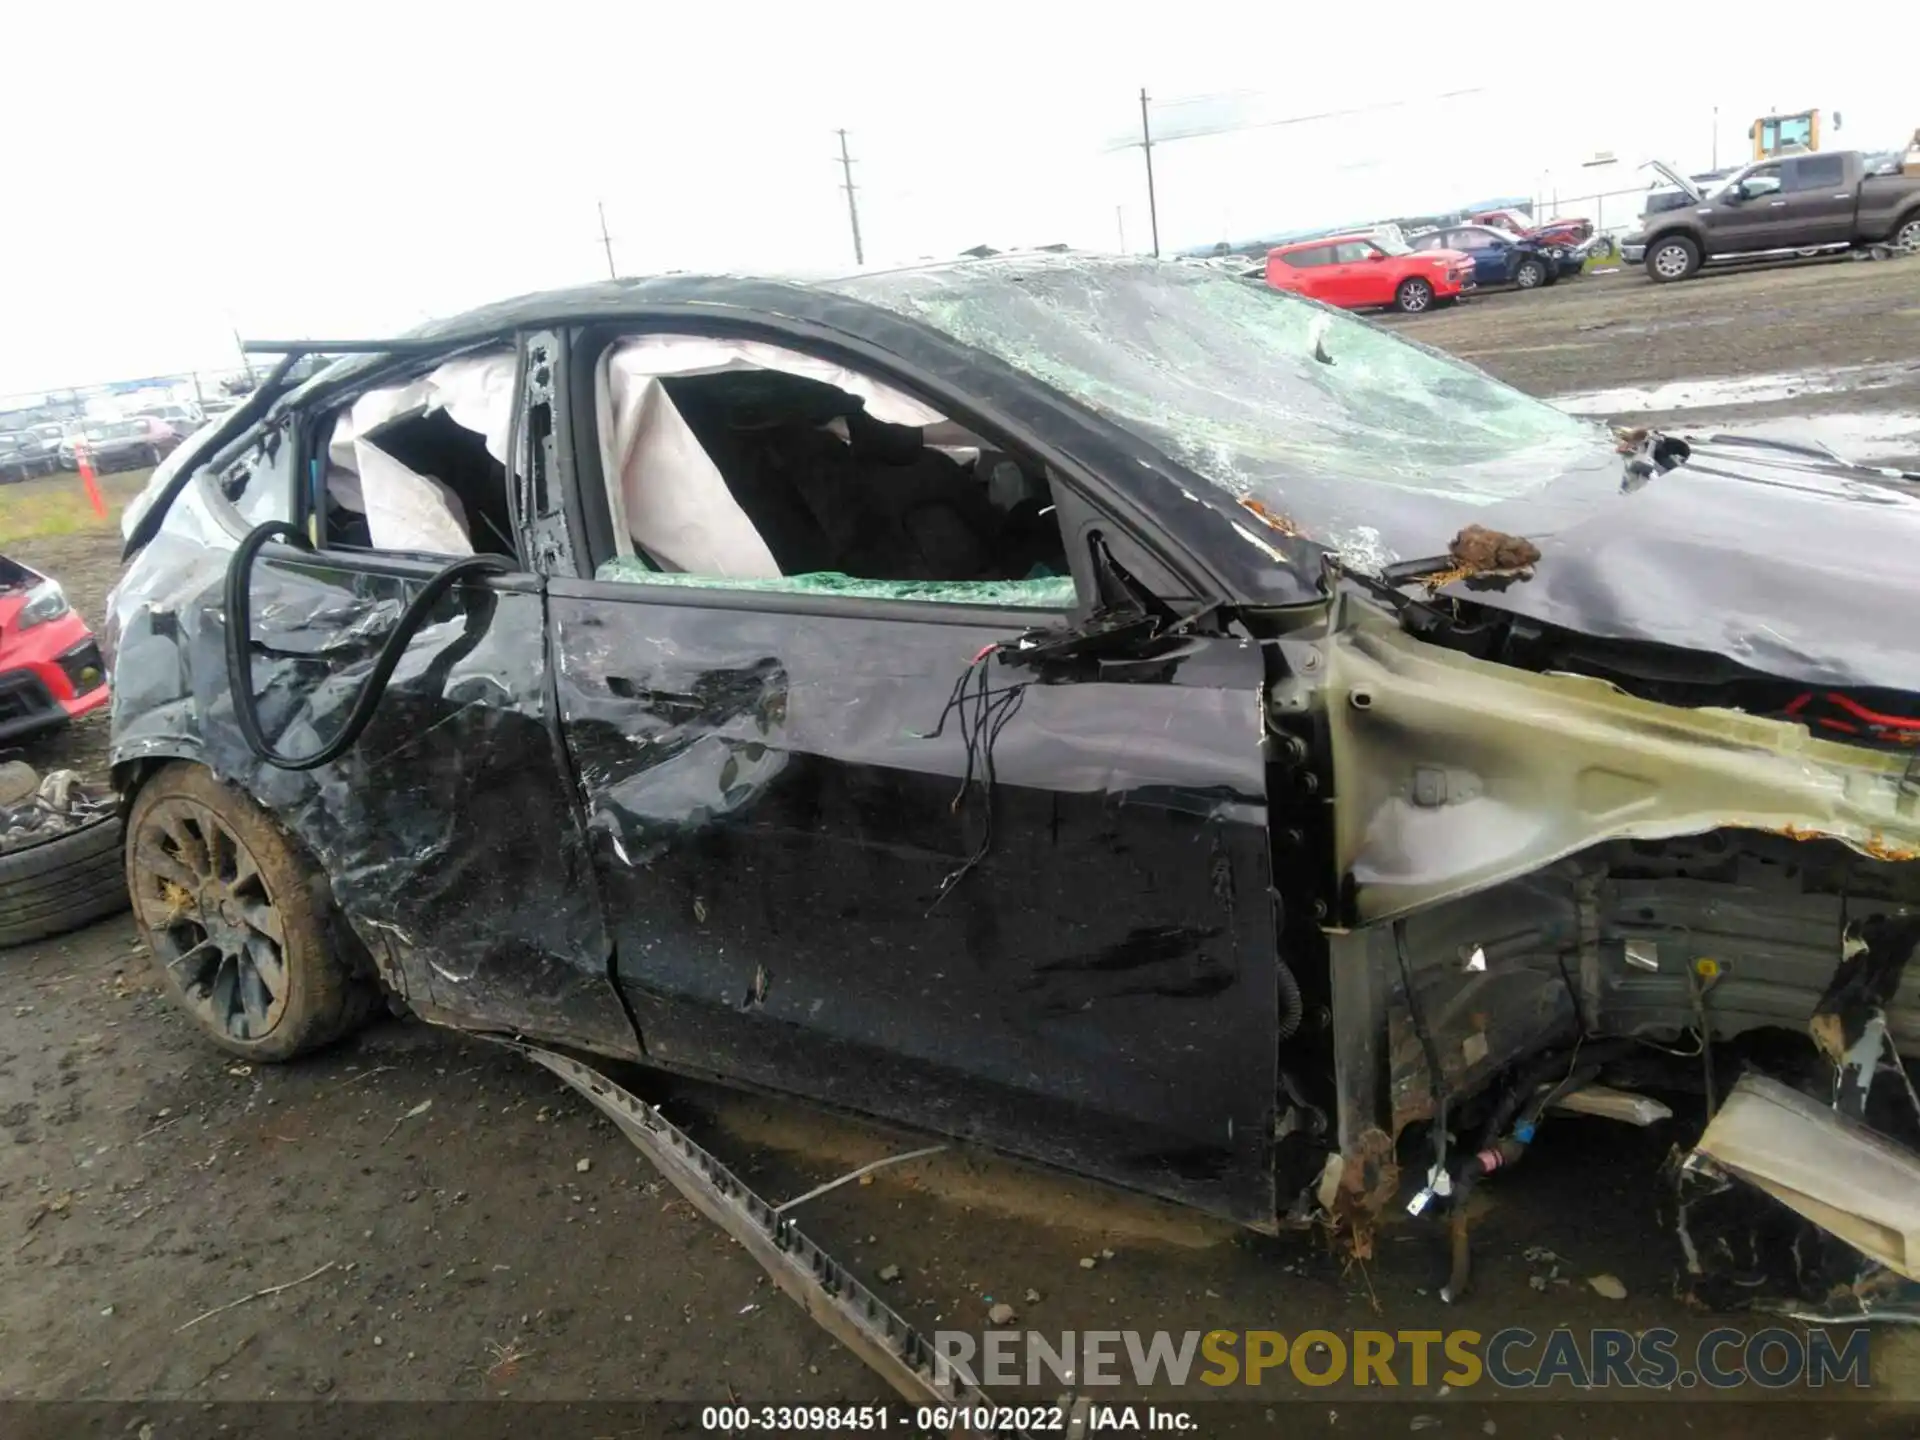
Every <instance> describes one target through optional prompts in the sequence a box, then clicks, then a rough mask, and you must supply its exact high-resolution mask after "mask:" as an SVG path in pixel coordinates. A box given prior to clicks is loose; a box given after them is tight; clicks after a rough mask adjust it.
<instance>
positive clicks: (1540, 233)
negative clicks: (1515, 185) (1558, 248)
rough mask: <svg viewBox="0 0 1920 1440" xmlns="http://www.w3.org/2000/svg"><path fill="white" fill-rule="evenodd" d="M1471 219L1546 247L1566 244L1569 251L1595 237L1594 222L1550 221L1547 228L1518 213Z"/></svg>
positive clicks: (1484, 214)
mask: <svg viewBox="0 0 1920 1440" xmlns="http://www.w3.org/2000/svg"><path fill="white" fill-rule="evenodd" d="M1467 219H1468V220H1469V221H1470V222H1472V223H1473V224H1475V225H1497V226H1499V227H1500V228H1501V229H1502V230H1511V231H1512V232H1513V233H1514V234H1515V235H1519V236H1521V237H1522V238H1524V239H1527V240H1534V241H1538V242H1539V243H1540V244H1542V245H1564V246H1566V247H1567V248H1568V249H1569V250H1571V249H1574V248H1575V247H1577V246H1580V245H1584V244H1586V243H1587V241H1589V240H1591V239H1592V238H1593V222H1592V221H1591V220H1549V221H1547V222H1546V223H1545V224H1544V225H1536V224H1534V223H1533V220H1532V218H1531V217H1530V216H1527V215H1525V214H1522V213H1521V212H1520V211H1518V210H1483V211H1481V212H1480V213H1479V214H1478V215H1469V216H1468V217H1467Z"/></svg>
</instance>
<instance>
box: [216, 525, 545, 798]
mask: <svg viewBox="0 0 1920 1440" xmlns="http://www.w3.org/2000/svg"><path fill="white" fill-rule="evenodd" d="M269 540H284V541H285V542H286V543H287V544H288V545H291V546H292V547H294V548H295V549H297V550H304V551H306V552H308V553H309V554H311V553H313V546H312V544H311V543H310V542H309V541H308V540H307V537H306V536H305V535H303V534H301V533H300V529H299V527H298V526H296V525H290V524H288V523H287V522H286V521H284V520H269V521H267V522H266V523H265V524H264V525H259V526H256V527H255V528H254V529H252V530H250V531H248V532H247V538H246V539H244V540H242V541H241V542H240V544H239V545H238V546H237V547H236V548H235V549H234V552H233V559H231V560H230V561H228V562H227V577H226V579H227V583H226V597H225V598H226V610H227V689H228V690H229V691H230V692H231V693H232V696H233V719H234V724H235V725H236V726H238V727H239V730H240V738H241V739H242V740H244V741H246V745H247V748H248V749H249V750H251V751H252V752H253V753H254V754H255V755H257V756H258V757H259V758H260V759H262V760H264V761H266V762H267V764H269V765H274V766H277V767H279V768H280V769H282V770H318V769H319V768H320V767H321V766H322V765H326V764H329V763H330V762H332V761H334V760H337V759H339V758H340V757H341V756H342V755H344V754H346V752H347V749H348V747H349V746H351V745H352V744H353V742H354V741H356V740H358V739H359V738H360V732H361V731H362V730H365V729H366V728H367V723H368V722H369V721H370V720H372V719H373V712H374V710H375V709H377V708H378V706H379V704H380V697H381V696H382V695H384V694H386V692H387V682H388V681H389V680H391V679H392V678H393V672H394V670H395V669H396V668H397V667H398V666H399V664H400V660H401V657H402V656H404V655H405V654H406V650H407V646H408V645H409V644H411V643H412V641H413V637H414V635H415V634H417V633H418V632H419V629H420V627H421V626H422V625H424V624H425V623H426V621H427V616H428V614H429V613H430V612H431V611H432V609H433V606H434V602H436V601H437V600H439V598H440V597H441V595H443V594H444V593H445V592H446V591H447V590H449V589H451V588H452V587H453V585H454V583H455V582H456V581H459V580H461V579H464V578H465V577H467V576H470V575H472V576H479V575H506V574H511V573H512V571H513V565H512V563H511V562H510V561H508V560H506V559H504V558H502V557H501V556H498V555H467V556H463V557H461V558H460V559H458V560H455V561H454V562H453V563H452V564H450V565H448V566H446V567H445V568H444V569H442V570H439V571H438V572H436V573H435V574H434V576H433V577H432V578H431V579H430V580H428V581H427V582H426V583H425V584H424V585H422V586H421V587H420V593H419V594H417V595H415V596H414V597H413V599H412V600H411V601H410V602H408V605H407V608H406V609H405V610H403V611H402V612H401V613H400V620H399V623H398V624H396V625H395V626H394V627H393V633H392V634H390V635H389V636H387V638H386V640H385V642H384V643H382V645H381V646H380V652H379V654H378V655H377V656H376V657H375V658H374V662H373V671H372V673H371V674H369V675H368V676H367V678H366V679H365V680H363V681H361V682H360V689H359V690H358V692H356V693H355V695H354V697H353V704H352V705H350V706H348V707H347V718H346V719H345V720H344V721H342V722H341V725H340V730H339V733H338V734H336V735H335V736H334V737H333V739H331V740H329V741H328V742H327V743H326V744H324V745H322V746H321V747H320V748H319V749H318V750H316V751H314V752H313V753H312V754H311V755H282V754H281V753H280V752H279V751H278V750H275V749H274V748H273V746H272V745H270V744H269V743H268V742H267V737H266V732H265V731H263V730H262V729H261V728H260V705H259V701H257V700H256V699H255V698H254V694H253V664H252V648H253V596H252V592H251V590H250V589H249V588H248V587H249V586H251V584H252V583H253V560H254V557H255V556H256V555H258V554H259V553H260V548H261V547H262V546H263V545H265V544H266V543H267V542H268V541H269Z"/></svg>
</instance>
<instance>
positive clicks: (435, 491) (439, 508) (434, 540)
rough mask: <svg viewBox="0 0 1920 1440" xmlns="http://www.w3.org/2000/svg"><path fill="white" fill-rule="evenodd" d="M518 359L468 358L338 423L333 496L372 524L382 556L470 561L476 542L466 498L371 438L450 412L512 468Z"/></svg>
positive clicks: (373, 396)
mask: <svg viewBox="0 0 1920 1440" xmlns="http://www.w3.org/2000/svg"><path fill="white" fill-rule="evenodd" d="M513 371H514V358H513V355H512V354H511V352H508V351H493V352H488V353H486V354H480V355H462V356H459V357H457V358H455V359H452V360H449V361H447V362H446V363H445V364H442V365H440V366H438V367H436V368H435V369H434V370H433V371H431V372H430V373H429V374H427V375H425V376H423V377H421V378H420V379H418V380H412V381H409V382H408V383H407V384H405V385H393V386H387V387H384V388H382V389H379V390H369V391H367V393H366V394H364V395H362V396H361V397H360V398H359V399H357V400H355V401H354V402H353V407H352V409H350V410H349V411H348V412H347V413H346V414H344V415H341V416H340V417H338V418H337V419H336V420H335V421H334V425H333V434H332V436H331V438H330V439H329V440H328V443H327V461H328V466H327V490H328V492H329V493H330V494H331V495H332V496H333V498H334V499H335V500H336V501H337V502H339V503H340V504H341V505H343V506H345V507H346V508H347V509H349V510H358V511H359V512H361V513H362V514H364V515H365V516H366V517H367V534H368V537H369V538H370V540H371V541H372V544H373V547H374V548H375V549H376V550H416V551H424V552H426V553H429V554H434V555H471V554H473V541H472V539H471V538H470V536H469V531H468V527H467V513H466V507H465V506H464V505H462V504H461V503H460V497H459V496H458V495H456V494H454V492H453V491H452V490H451V489H449V488H448V487H447V486H446V485H444V484H442V483H441V482H440V481H438V480H436V479H434V478H433V477H432V476H431V475H422V474H420V473H419V472H418V471H416V470H413V469H411V468H409V467H408V466H406V465H403V464H401V463H400V462H399V461H398V460H396V459H394V458H393V457H392V456H391V455H389V454H387V453H386V451H384V450H382V449H381V448H380V447H379V445H378V444H376V443H375V442H374V441H372V440H370V439H368V438H367V437H368V436H369V435H370V434H372V433H373V432H374V431H376V430H378V429H379V428H380V427H381V426H383V425H386V424H388V423H390V422H392V421H395V420H401V419H406V418H409V417H412V416H420V415H430V414H432V413H433V412H434V411H435V410H445V411H446V412H447V415H448V417H449V418H450V419H452V420H453V422H454V423H455V424H457V425H459V426H461V427H462V428H463V429H467V430H472V431H473V432H475V433H476V434H478V435H480V436H482V437H483V438H484V439H485V441H486V446H487V453H488V454H490V455H491V456H493V458H494V459H496V460H498V461H499V462H500V463H501V464H502V465H505V464H506V463H507V436H508V434H509V432H510V431H511V429H512V426H513Z"/></svg>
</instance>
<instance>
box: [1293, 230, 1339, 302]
mask: <svg viewBox="0 0 1920 1440" xmlns="http://www.w3.org/2000/svg"><path fill="white" fill-rule="evenodd" d="M1286 259H1287V263H1288V264H1289V265H1291V266H1292V267H1293V268H1294V270H1295V271H1296V272H1297V274H1298V283H1297V284H1296V286H1295V290H1296V292H1297V293H1298V294H1301V295H1306V296H1309V297H1311V298H1312V299H1315V300H1321V301H1324V302H1325V303H1327V304H1329V305H1339V304H1342V303H1344V302H1342V301H1341V300H1340V299H1339V296H1338V291H1339V288H1340V287H1339V284H1338V281H1337V279H1336V277H1335V276H1334V275H1333V273H1332V272H1333V270H1334V268H1335V267H1334V266H1333V264H1332V261H1333V248H1332V247H1331V246H1328V245H1316V246H1313V247H1312V248H1310V249H1306V250H1295V251H1293V252H1292V253H1290V254H1289V255H1288V256H1287V257H1286Z"/></svg>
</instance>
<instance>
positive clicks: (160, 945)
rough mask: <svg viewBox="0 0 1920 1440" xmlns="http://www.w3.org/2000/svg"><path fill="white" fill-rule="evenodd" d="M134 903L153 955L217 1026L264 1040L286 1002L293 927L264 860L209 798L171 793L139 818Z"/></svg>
mask: <svg viewBox="0 0 1920 1440" xmlns="http://www.w3.org/2000/svg"><path fill="white" fill-rule="evenodd" d="M128 843H129V844H130V845H131V846H132V847H133V858H134V866H133V867H132V868H133V870H134V874H135V883H134V885H133V887H132V888H133V903H134V906H135V909H136V910H137V912H138V914H139V916H140V920H141V923H142V925H143V927H144V928H145V929H146V931H147V935H148V939H149V940H150V942H151V943H152V946H153V950H154V955H155V957H156V958H157V959H158V960H159V962H160V964H161V965H162V966H163V967H165V969H166V971H167V974H168V975H169V976H170V977H171V979H172V980H173V983H174V984H175V985H177V986H178V987H179V989H180V994H181V996H182V997H183V998H184V999H185V1001H186V1003H187V1006H188V1007H189V1008H190V1009H192V1010H193V1011H194V1012H195V1013H196V1014H198V1015H199V1017H200V1018H201V1020H202V1021H204V1022H205V1023H206V1024H207V1025H208V1026H209V1027H210V1028H211V1029H213V1030H214V1031H215V1032H216V1033H218V1034H221V1035H224V1036H226V1037H227V1038H228V1039H231V1040H239V1041H250V1040H259V1039H261V1038H262V1037H264V1036H266V1035H269V1034H271V1033H272V1032H273V1029H274V1027H275V1026H276V1025H278V1024H279V1023H280V1017H281V1015H282V1014H283V1013H284V1012H285V1010H286V1006H287V994H288V989H289V985H288V977H287V963H286V943H287V942H286V931H285V929H284V927H283V926H282V924H281V920H280V912H279V910H278V909H277V908H276V906H275V903H274V897H273V894H272V892H271V891H270V890H269V889H268V886H267V882H266V878H265V877H264V876H263V875H262V874H261V872H260V866H259V863H258V862H257V861H256V860H255V858H254V856H253V853H252V852H251V851H250V850H248V849H247V847H246V845H245V844H244V843H243V842H242V841H241V839H240V837H239V836H237V835H236V834H234V832H233V830H232V829H231V828H230V827H229V826H228V825H227V824H226V823H225V822H224V821H223V820H221V819H220V817H219V816H218V815H216V814H215V813H214V812H213V811H212V810H211V809H209V808H208V807H207V806H205V805H202V804H200V803H199V802H198V801H195V800H192V799H188V798H186V797H184V796H169V797H168V798H167V799H165V800H163V801H161V802H160V803H159V804H158V805H155V806H154V807H153V808H152V809H151V810H150V811H148V812H147V814H146V815H145V816H143V817H142V818H141V823H140V828H139V830H138V832H137V833H135V834H134V835H132V836H130V837H128Z"/></svg>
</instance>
